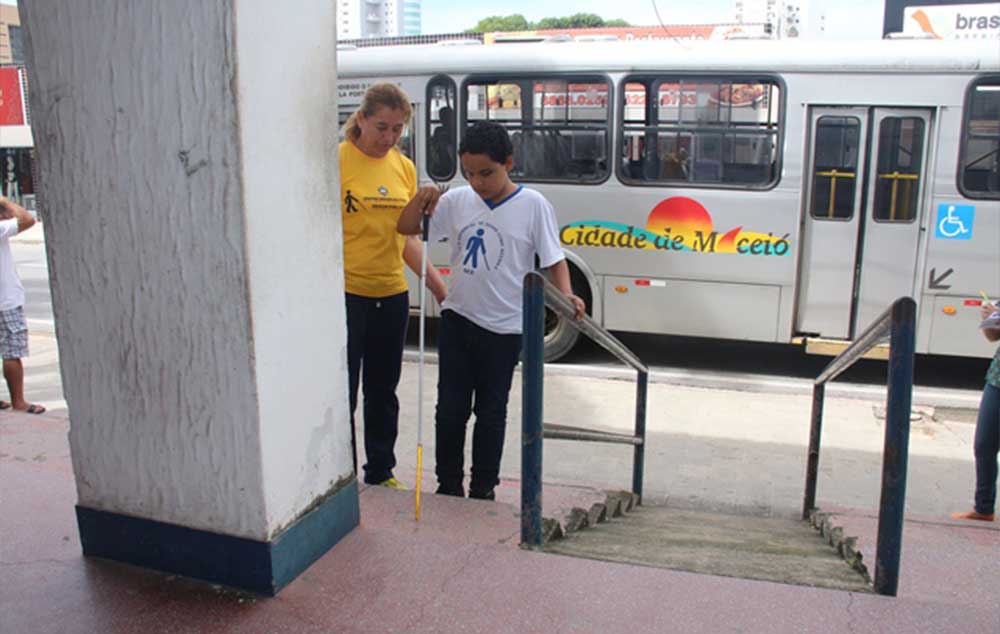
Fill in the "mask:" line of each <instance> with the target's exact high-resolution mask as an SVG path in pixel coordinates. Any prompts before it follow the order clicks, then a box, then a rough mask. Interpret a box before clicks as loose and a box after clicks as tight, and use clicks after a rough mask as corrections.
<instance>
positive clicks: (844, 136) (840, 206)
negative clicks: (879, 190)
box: [809, 116, 861, 220]
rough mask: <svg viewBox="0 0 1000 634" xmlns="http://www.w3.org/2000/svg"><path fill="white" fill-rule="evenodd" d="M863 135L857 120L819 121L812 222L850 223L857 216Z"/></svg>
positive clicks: (832, 118) (827, 117)
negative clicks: (841, 221) (855, 203)
mask: <svg viewBox="0 0 1000 634" xmlns="http://www.w3.org/2000/svg"><path fill="white" fill-rule="evenodd" d="M860 135H861V121H860V120H859V119H858V118H857V117H831V116H824V117H820V118H819V121H818V122H817V124H816V142H815V146H814V152H815V155H814V156H813V195H812V205H811V207H810V210H809V213H810V214H811V215H812V217H813V218H819V219H824V220H832V219H836V220H850V219H851V218H852V217H853V216H854V192H855V191H856V190H857V187H856V184H857V177H858V144H859V143H860V140H861V137H860Z"/></svg>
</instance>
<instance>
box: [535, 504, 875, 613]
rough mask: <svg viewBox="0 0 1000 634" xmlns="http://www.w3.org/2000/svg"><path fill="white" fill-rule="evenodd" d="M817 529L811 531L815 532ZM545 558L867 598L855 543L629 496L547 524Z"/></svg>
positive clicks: (824, 521) (801, 526) (817, 522)
mask: <svg viewBox="0 0 1000 634" xmlns="http://www.w3.org/2000/svg"><path fill="white" fill-rule="evenodd" d="M814 527H815V528H814ZM544 532H545V539H546V541H545V547H544V550H545V551H546V552H549V553H555V554H561V555H569V556H574V557H583V558H588V559H597V560H602V561H613V562H620V563H628V564H636V565H642V566H651V567H656V568H668V569H673V570H686V571H689V572H696V573H703V574H711V575H718V576H724V577H738V578H743V579H757V580H762V581H773V582H778V583H788V584H795V585H804V586H811V587H820V588H831V589H837V590H846V591H850V592H865V593H868V592H871V591H872V588H871V582H870V579H869V577H868V572H867V569H866V567H865V565H864V564H863V562H862V557H861V553H860V552H859V549H858V546H857V539H856V538H854V537H847V536H845V535H844V531H843V529H841V528H839V527H837V526H834V525H833V522H832V520H831V517H830V516H829V515H828V514H825V513H819V512H816V513H814V514H813V517H812V519H811V521H809V522H806V521H802V520H799V519H791V518H775V517H752V516H743V515H727V514H721V513H711V512H703V511H695V510H688V509H677V508H672V507H669V506H646V505H644V506H639V505H638V499H637V498H636V497H635V496H633V495H632V494H631V493H628V492H610V493H608V496H607V502H606V503H605V504H594V505H593V506H592V507H591V508H590V509H583V508H574V509H573V510H572V511H570V513H568V514H567V515H566V516H565V517H564V518H563V519H562V520H560V521H555V520H551V519H549V520H545V530H544Z"/></svg>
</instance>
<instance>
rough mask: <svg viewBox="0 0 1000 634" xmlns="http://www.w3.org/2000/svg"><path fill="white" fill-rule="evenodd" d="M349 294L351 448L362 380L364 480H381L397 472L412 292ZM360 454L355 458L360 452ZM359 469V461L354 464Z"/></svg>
mask: <svg viewBox="0 0 1000 634" xmlns="http://www.w3.org/2000/svg"><path fill="white" fill-rule="evenodd" d="M346 296H347V376H348V384H349V386H350V392H349V396H350V403H351V445H352V446H351V449H352V450H353V451H354V455H355V456H356V455H357V447H356V446H355V445H356V441H355V439H354V437H355V434H354V410H355V409H356V408H357V406H358V383H359V382H360V383H361V389H362V392H363V395H364V396H363V398H364V414H365V458H366V460H367V462H366V464H365V466H364V469H365V482H367V483H368V484H378V483H380V482H384V481H386V480H388V479H389V478H391V477H392V469H393V467H395V466H396V454H395V447H396V436H397V434H398V433H399V400H398V399H397V398H396V385H397V384H399V374H400V372H401V371H402V367H403V345H404V344H405V342H406V326H407V322H408V321H409V318H410V301H409V296H408V295H407V293H405V292H404V293H400V294H398V295H391V296H389V297H380V298H373V297H363V296H361V295H352V294H351V293H346ZM355 460H356V458H355ZM354 468H355V471H357V463H355V465H354Z"/></svg>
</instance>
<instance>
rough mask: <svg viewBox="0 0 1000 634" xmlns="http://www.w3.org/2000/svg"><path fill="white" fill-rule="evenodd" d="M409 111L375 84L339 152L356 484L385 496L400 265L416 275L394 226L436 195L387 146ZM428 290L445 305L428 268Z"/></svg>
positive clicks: (401, 291) (400, 327)
mask: <svg viewBox="0 0 1000 634" xmlns="http://www.w3.org/2000/svg"><path fill="white" fill-rule="evenodd" d="M411 113H412V110H411V108H410V99H409V97H408V96H407V95H406V93H404V92H403V91H402V90H401V89H400V88H399V87H398V86H395V85H393V84H387V83H382V84H375V85H373V86H372V87H370V88H369V89H368V91H367V92H366V93H365V98H364V101H363V102H362V104H361V107H359V108H358V110H357V111H356V112H355V113H354V114H352V115H351V117H350V119H348V120H347V123H346V124H345V129H344V132H345V138H346V140H345V141H344V142H342V143H341V144H340V195H341V217H342V220H343V226H344V288H345V291H346V302H347V366H348V375H349V385H350V405H351V425H352V429H353V425H354V410H355V408H356V407H357V403H358V384H359V378H360V383H361V386H362V391H363V402H364V410H363V411H364V417H365V456H366V460H367V462H366V464H365V465H364V471H365V475H364V481H365V482H366V483H368V484H380V485H384V486H389V487H393V488H405V487H403V485H402V484H400V482H399V481H398V480H396V478H395V477H394V476H393V473H392V470H393V468H394V467H395V466H396V456H395V453H394V448H395V444H396V435H397V430H398V427H399V400H398V399H397V398H396V385H397V384H398V383H399V375H400V370H401V368H402V363H403V344H404V340H405V339H406V326H407V322H408V320H409V309H410V302H409V296H408V293H407V286H406V277H405V275H404V273H403V263H404V262H405V263H406V264H407V265H408V266H409V267H410V268H411V269H413V270H414V271H415V272H416V273H417V274H418V275H419V273H420V257H421V246H420V241H419V239H416V238H413V237H410V238H405V237H404V236H402V235H400V234H399V233H398V232H397V231H396V222H397V221H398V220H399V216H400V214H401V213H402V212H403V210H404V209H406V208H409V207H411V206H412V207H415V208H419V209H421V210H423V209H424V208H425V207H426V206H427V205H428V204H433V202H436V201H437V196H438V195H439V194H438V191H437V188H435V187H422V188H418V187H417V171H416V168H415V167H414V165H413V162H412V161H410V159H408V158H406V157H405V156H403V154H402V153H401V152H400V151H399V150H398V149H397V148H396V143H397V142H398V141H399V137H400V136H401V135H402V134H403V130H404V128H405V127H406V125H407V123H408V122H409V120H410V115H411ZM427 288H428V289H430V291H431V292H432V293H433V294H434V297H435V298H437V300H438V301H439V302H441V301H443V300H444V297H445V295H446V293H447V287H446V286H445V283H444V281H443V280H442V279H441V276H440V275H439V274H438V272H437V270H436V269H434V267H432V266H428V267H427ZM352 439H353V436H352ZM354 450H355V455H356V453H357V449H356V447H355V448H354Z"/></svg>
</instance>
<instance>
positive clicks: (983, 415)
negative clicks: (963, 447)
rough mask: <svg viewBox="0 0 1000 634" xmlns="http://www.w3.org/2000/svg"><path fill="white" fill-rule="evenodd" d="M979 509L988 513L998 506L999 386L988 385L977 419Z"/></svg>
mask: <svg viewBox="0 0 1000 634" xmlns="http://www.w3.org/2000/svg"><path fill="white" fill-rule="evenodd" d="M973 451H974V453H975V456H976V512H977V513H983V514H985V515H989V514H991V513H993V512H994V510H995V509H996V501H997V452H998V451H1000V388H998V387H996V386H993V385H989V384H987V385H986V388H985V389H984V390H983V400H982V401H980V403H979V416H978V418H977V419H976V440H975V444H974V445H973Z"/></svg>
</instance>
